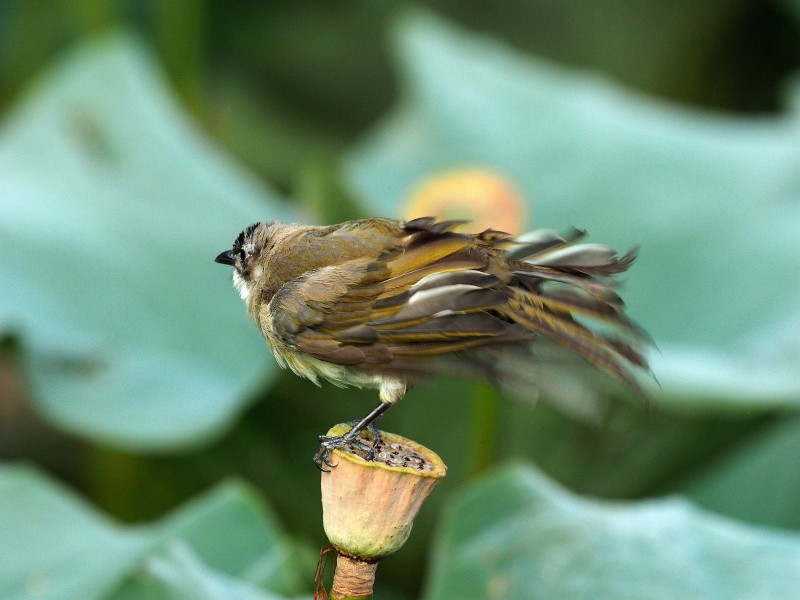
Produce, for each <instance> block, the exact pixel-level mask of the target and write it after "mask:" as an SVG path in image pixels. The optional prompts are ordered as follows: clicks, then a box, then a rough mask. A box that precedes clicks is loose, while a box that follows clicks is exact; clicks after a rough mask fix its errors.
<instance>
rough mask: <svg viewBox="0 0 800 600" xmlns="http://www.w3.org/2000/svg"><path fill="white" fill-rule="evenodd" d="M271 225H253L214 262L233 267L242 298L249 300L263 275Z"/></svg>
mask: <svg viewBox="0 0 800 600" xmlns="http://www.w3.org/2000/svg"><path fill="white" fill-rule="evenodd" d="M269 226H270V223H267V222H263V223H253V224H252V225H250V226H249V227H248V228H247V229H245V230H244V231H242V232H241V233H240V234H239V236H238V237H237V238H236V239H235V240H234V242H233V246H232V247H231V249H230V250H226V251H225V252H221V253H220V254H219V255H218V256H217V257H216V258H215V259H214V262H218V263H220V264H223V265H231V266H232V267H233V284H234V286H236V290H237V291H238V292H239V295H240V296H241V297H242V300H245V301H246V300H247V298H248V297H249V296H250V292H251V291H252V289H253V284H254V283H255V282H256V281H257V280H258V278H259V277H260V276H261V274H262V270H263V268H262V266H261V261H260V260H259V259H260V258H261V254H262V251H263V250H264V247H265V245H266V237H267V229H268V228H269Z"/></svg>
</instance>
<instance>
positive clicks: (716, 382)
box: [346, 15, 800, 411]
mask: <svg viewBox="0 0 800 600" xmlns="http://www.w3.org/2000/svg"><path fill="white" fill-rule="evenodd" d="M397 38H398V44H397V54H398V57H399V60H400V62H401V66H402V69H403V74H404V82H405V85H404V91H405V95H404V101H403V103H402V104H401V107H400V108H399V109H398V110H397V111H396V112H395V113H394V115H393V116H392V117H391V118H390V119H389V120H387V121H386V122H385V123H384V125H383V126H382V127H380V128H379V129H378V130H377V131H375V132H374V133H373V135H372V136H371V137H369V138H368V139H367V140H365V141H364V142H363V143H362V144H361V145H360V146H359V147H357V148H356V149H355V150H354V151H353V152H352V153H351V155H350V157H349V160H348V162H347V165H346V172H347V176H348V181H349V183H350V184H351V185H352V186H353V188H354V189H355V190H356V191H357V192H358V193H360V194H361V196H362V197H363V198H364V200H365V203H366V204H367V205H368V206H371V207H372V212H374V213H376V214H388V215H391V214H394V215H399V214H402V213H403V205H402V200H403V198H404V197H406V196H407V194H408V192H409V190H410V188H411V186H413V185H414V184H415V183H417V182H418V181H419V180H420V179H421V178H422V177H424V176H428V175H430V174H431V173H432V172H436V171H438V170H443V169H452V168H455V167H459V166H464V165H468V166H470V167H475V166H478V167H480V166H487V167H489V168H492V169H499V170H500V171H501V172H504V173H506V174H507V175H508V176H510V177H511V178H512V179H513V180H514V181H515V182H518V183H519V184H520V185H521V187H522V188H523V189H524V190H525V191H526V193H527V196H528V198H529V203H530V206H531V207H533V210H531V211H530V213H534V214H535V220H536V224H537V226H541V227H549V228H554V229H564V228H566V227H569V226H570V225H575V226H578V227H582V228H583V227H585V228H587V229H588V230H589V232H590V233H591V234H592V239H593V240H599V241H603V242H607V243H611V244H613V245H615V246H616V247H618V248H620V249H623V250H624V249H626V248H628V247H631V246H635V245H639V244H641V246H642V250H641V253H640V258H639V260H638V261H637V264H636V265H635V267H634V268H633V270H632V271H631V273H630V275H629V276H628V277H627V281H626V289H625V299H626V301H627V303H628V305H629V308H630V312H631V314H632V315H633V316H634V317H635V318H636V319H637V320H638V321H639V322H641V323H642V324H643V325H644V326H645V327H646V328H647V329H648V330H649V331H650V332H651V333H652V335H653V337H654V338H655V340H656V343H657V344H658V347H659V349H660V352H659V353H656V354H654V356H653V357H652V363H653V370H654V371H655V373H656V375H657V377H658V379H659V381H660V382H661V384H662V386H663V387H662V389H661V390H654V393H655V394H657V395H659V396H661V397H663V398H664V400H665V401H667V400H668V401H669V403H671V404H672V405H673V406H683V407H685V408H690V409H692V410H702V409H710V410H737V411H741V410H752V409H767V408H774V407H776V406H792V407H797V406H798V405H800V371H798V369H797V366H796V358H797V356H799V355H800V312H798V307H800V261H798V260H797V256H800V236H798V235H797V232H798V231H800V213H798V203H797V199H798V197H800V133H799V132H800V127H798V119H797V115H795V114H788V115H786V116H782V117H774V118H743V117H739V118H735V117H725V116H722V115H715V114H710V113H705V112H700V111H693V110H690V109H687V108H678V107H676V106H670V105H668V104H664V103H657V102H654V101H652V100H648V99H645V98H643V97H640V96H637V95H634V94H632V93H630V92H627V91H625V90H623V89H621V88H619V87H618V86H615V85H613V84H611V83H609V82H608V81H605V80H603V79H601V78H598V77H594V76H591V75H587V74H585V73H581V72H574V71H567V70H564V69H562V68H558V67H556V66H554V65H550V64H546V63H543V62H541V61H538V60H536V59H533V58H531V57H525V56H521V55H519V54H516V53H514V52H512V51H511V50H509V49H508V48H505V47H503V46H502V45H500V44H498V43H496V42H493V41H491V40H488V39H485V38H481V37H479V36H475V35H472V34H467V33H464V32H462V31H459V30H457V29H455V28H453V27H450V26H447V25H446V24H444V23H443V22H440V21H438V20H435V19H433V18H430V17H427V16H420V15H415V16H413V17H411V18H407V19H405V20H403V21H401V22H400V25H399V28H398V32H397ZM698 399H702V402H698V401H697V400H698ZM665 403H666V402H665Z"/></svg>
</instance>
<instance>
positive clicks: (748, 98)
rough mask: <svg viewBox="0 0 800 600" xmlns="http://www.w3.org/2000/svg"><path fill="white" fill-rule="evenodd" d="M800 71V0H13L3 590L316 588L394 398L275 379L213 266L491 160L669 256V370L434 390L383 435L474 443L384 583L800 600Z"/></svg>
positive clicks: (631, 300)
mask: <svg viewBox="0 0 800 600" xmlns="http://www.w3.org/2000/svg"><path fill="white" fill-rule="evenodd" d="M798 62H800V4H798V3H797V2H796V1H795V0H783V1H777V0H776V1H773V2H757V1H755V0H751V1H744V0H710V1H708V2H703V3H697V2H685V1H683V0H681V1H678V2H671V3H662V2H656V1H655V0H653V1H649V2H639V3H635V4H633V3H625V2H617V1H613V0H603V1H600V2H593V3H583V2H563V1H561V2H559V1H556V0H536V1H528V2H495V3H479V2H471V3H464V2H449V1H446V0H439V1H432V2H429V3H412V2H404V3H390V2H379V1H366V0H365V1H362V2H357V1H351V2H345V1H328V2H322V1H317V2H310V1H309V2H270V3H255V2H253V3H240V4H236V5H235V6H234V5H230V4H228V3H217V2H211V1H210V0H209V1H205V2H203V1H200V0H180V1H174V2H157V1H155V0H152V1H149V2H146V1H134V0H129V1H123V0H119V1H116V2H107V1H102V0H71V1H69V2H62V3H53V2H45V1H34V2H23V1H21V0H18V1H14V0H11V1H9V2H3V3H0V335H1V336H2V344H0V458H2V461H3V462H2V464H0V597H2V598H4V599H5V598H11V599H18V598H19V599H23V598H53V599H59V600H62V599H71V598H76V599H91V598H97V599H98V600H99V599H108V598H125V599H133V598H157V599H173V598H187V599H188V598H209V599H217V598H220V599H221V598H245V599H251V598H252V599H262V600H263V599H264V598H286V597H298V596H302V597H309V596H310V594H311V586H312V580H313V572H314V566H315V562H316V556H317V551H318V549H319V548H320V547H322V546H323V545H324V544H325V540H324V535H323V532H322V527H321V513H320V510H321V509H320V507H319V492H318V489H319V488H318V486H319V482H318V477H319V475H318V473H317V471H316V470H315V469H314V468H313V466H312V465H311V462H310V457H311V455H312V454H313V453H314V451H315V439H316V436H317V435H318V434H320V433H322V432H324V431H326V430H327V429H328V427H329V426H330V425H331V424H333V423H336V422H340V421H345V420H349V419H352V418H355V417H358V416H361V415H362V414H363V413H365V412H366V411H367V410H368V409H369V408H370V407H371V406H372V404H373V403H374V401H375V397H374V392H371V391H369V390H364V391H361V390H339V389H336V388H332V386H325V387H323V388H321V389H318V388H315V387H314V386H313V385H312V384H310V383H309V382H306V381H302V380H299V379H298V378H296V377H294V376H293V375H291V374H286V373H282V372H280V371H279V370H278V369H277V367H276V366H275V363H274V361H273V360H272V358H271V356H269V353H268V350H267V349H266V348H265V346H264V344H263V341H262V340H261V338H260V336H259V335H258V332H257V331H256V329H255V328H254V327H253V326H252V323H250V322H248V320H247V318H246V316H245V315H244V309H243V306H242V304H241V301H240V300H239V299H238V297H237V295H236V293H235V291H234V290H233V289H232V288H231V286H230V273H229V272H228V271H226V270H225V269H224V268H222V267H220V266H219V265H215V264H214V263H213V262H212V259H213V257H214V256H215V255H216V254H217V253H218V252H219V251H221V250H223V249H225V248H226V247H228V246H229V245H230V242H231V240H232V239H233V238H234V237H235V235H236V234H237V233H238V232H239V230H241V229H242V228H243V227H244V226H246V225H247V224H249V223H251V222H253V221H256V220H260V219H267V218H269V219H271V218H280V219H284V220H300V221H306V222H320V223H323V222H336V221H338V220H343V219H348V218H355V217H358V216H366V215H386V216H402V214H403V211H404V202H405V200H406V198H407V197H408V194H409V192H410V190H412V189H413V187H414V186H415V185H416V184H417V183H418V182H419V181H420V179H422V178H425V177H427V176H430V175H432V174H436V173H437V172H441V171H445V170H450V169H453V168H461V167H479V168H485V169H490V170H493V171H497V172H500V173H503V174H504V175H505V176H506V177H508V178H509V179H510V180H511V181H513V182H514V183H515V185H517V187H518V188H519V189H520V190H521V191H522V193H523V195H524V198H525V199H526V200H525V201H526V202H527V203H528V205H529V206H528V209H529V210H528V211H527V213H528V215H529V222H528V223H526V225H527V226H542V227H549V228H553V229H561V230H564V229H566V228H567V227H569V226H571V225H574V226H577V227H581V228H586V229H588V230H589V232H590V234H591V236H592V237H591V239H592V241H602V242H606V243H609V244H611V245H613V246H615V247H617V248H619V249H621V250H624V249H627V248H628V247H631V246H634V245H639V246H640V248H641V249H640V256H639V259H638V260H637V262H636V264H635V266H634V267H633V269H632V270H631V271H630V273H628V274H626V278H625V279H626V281H625V287H624V296H625V299H626V302H627V304H628V307H629V310H630V312H631V314H632V315H633V316H634V317H635V318H636V320H637V321H638V322H640V323H641V324H642V325H643V326H645V327H646V328H647V329H648V331H649V332H650V333H651V334H652V336H653V338H654V340H655V342H656V346H657V349H655V350H654V352H653V353H652V356H651V361H652V365H653V370H654V372H655V374H656V376H657V377H658V380H659V382H660V386H655V385H653V386H652V390H651V394H652V397H653V399H652V404H653V409H652V410H649V411H648V410H643V409H642V408H641V407H640V406H639V405H636V404H635V403H631V402H627V401H624V400H617V399H615V400H613V401H612V402H610V403H609V405H608V407H607V410H605V412H603V414H602V417H601V419H600V420H599V422H594V423H587V422H580V421H575V420H573V419H570V418H569V417H567V416H565V415H563V414H561V413H559V412H558V411H557V410H556V409H554V408H553V407H551V406H550V405H548V404H547V403H539V404H535V405H533V404H526V403H520V402H516V401H513V400H509V399H505V398H502V397H501V396H499V395H498V393H497V392H495V391H494V390H492V389H491V388H489V387H487V386H485V385H470V384H467V383H464V382H459V381H451V380H437V381H436V382H433V383H431V384H430V385H427V386H420V387H418V388H415V389H414V390H413V391H412V392H411V393H409V395H408V397H407V399H405V400H404V401H403V403H402V404H401V405H400V406H399V407H398V408H396V409H394V410H393V411H392V412H391V413H390V414H389V415H388V416H387V417H386V419H385V420H384V421H383V422H382V427H384V428H386V429H387V430H389V431H395V432H398V433H401V434H402V435H405V436H408V437H411V438H413V439H415V440H417V441H419V442H420V443H423V444H425V445H426V446H429V447H430V448H432V449H434V450H435V451H436V452H437V453H439V454H440V455H441V456H442V457H443V458H444V460H445V462H447V464H448V465H449V468H450V470H449V474H448V477H447V478H446V479H445V480H444V481H443V483H441V484H440V486H439V487H438V488H437V489H436V491H435V492H434V494H433V496H432V498H431V499H430V501H429V503H428V504H427V505H426V507H425V508H424V509H423V511H422V513H421V514H420V516H419V518H418V520H417V524H416V527H415V528H414V531H413V533H412V535H411V538H410V540H409V542H408V543H407V545H406V546H405V547H404V548H403V549H402V550H401V551H400V552H398V553H397V554H396V555H394V556H392V557H391V558H389V559H387V560H385V561H384V562H383V563H382V565H381V567H380V570H379V572H378V595H379V597H382V598H390V599H391V598H398V599H402V598H416V597H423V598H427V599H432V598H454V597H463V598H469V597H475V598H527V597H530V598H566V597H569V598H685V597H704V598H776V597H794V596H798V595H800V534H798V533H797V529H798V528H800V469H798V466H797V465H798V462H797V457H798V456H800V414H798V411H799V409H800V374H798V368H797V367H798V363H800V341H799V340H800V260H799V259H800V234H799V233H798V232H800V114H798V107H800V86H798V85H797V84H796V79H795V75H794V70H795V68H796V66H797V65H798Z"/></svg>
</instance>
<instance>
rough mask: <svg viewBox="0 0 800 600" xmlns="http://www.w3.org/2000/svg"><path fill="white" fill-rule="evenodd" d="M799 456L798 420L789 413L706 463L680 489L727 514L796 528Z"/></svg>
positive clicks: (799, 525)
mask: <svg viewBox="0 0 800 600" xmlns="http://www.w3.org/2000/svg"><path fill="white" fill-rule="evenodd" d="M798 457H800V420H799V419H797V418H794V419H787V420H785V421H783V422H780V423H778V424H776V425H774V426H772V427H770V428H768V429H767V430H765V431H762V432H760V433H759V434H758V435H756V436H754V437H753V439H751V440H748V442H747V443H746V444H743V445H742V446H741V447H738V448H734V449H733V450H732V451H731V452H729V453H728V455H726V456H725V457H724V458H721V459H719V460H717V461H714V462H713V463H712V464H710V465H708V468H707V469H705V470H704V472H703V473H702V474H701V475H700V476H698V477H695V478H693V479H692V481H691V482H690V483H689V484H688V485H685V486H684V490H685V493H686V495H687V496H689V498H691V499H692V500H694V501H695V502H697V503H698V504H700V505H701V506H704V507H707V508H710V509H712V510H714V511H717V512H721V513H723V514H725V515H727V516H730V517H734V518H738V519H745V520H747V521H751V522H754V523H761V524H764V525H771V526H780V527H793V528H796V529H800V511H799V510H798V507H800V477H798Z"/></svg>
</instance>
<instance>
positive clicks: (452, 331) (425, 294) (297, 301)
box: [261, 220, 533, 371]
mask: <svg viewBox="0 0 800 600" xmlns="http://www.w3.org/2000/svg"><path fill="white" fill-rule="evenodd" d="M420 221H422V220H416V221H412V222H410V223H408V224H407V225H406V228H407V229H406V231H407V237H406V239H405V240H404V244H403V245H402V246H400V247H397V248H392V249H390V250H389V251H387V252H386V253H385V254H384V255H382V256H378V257H377V258H374V259H358V260H351V261H347V262H344V263H341V264H338V265H330V266H326V267H322V268H319V269H315V270H313V271H309V272H307V273H305V274H304V275H302V276H301V277H298V278H297V279H294V280H292V281H290V282H288V283H286V284H284V285H283V286H282V287H281V288H280V289H279V290H278V292H277V293H276V294H275V296H274V297H273V298H272V300H271V301H270V303H269V305H268V306H267V307H266V309H264V310H266V314H265V315H263V316H262V318H261V322H262V328H264V327H265V325H264V324H268V325H266V326H267V327H269V328H270V329H271V332H266V331H265V333H272V334H273V335H277V336H278V337H279V338H280V340H281V341H282V342H283V343H285V344H288V345H289V347H291V348H293V349H296V350H298V351H301V352H304V353H306V354H310V355H311V356H314V357H315V358H319V359H321V360H324V361H328V362H333V363H337V364H343V365H350V366H362V367H364V368H370V369H372V370H375V369H377V366H378V365H384V366H385V367H386V369H389V370H393V371H403V370H404V369H405V368H406V367H408V368H411V367H410V366H409V365H410V363H412V362H415V361H418V360H419V359H422V358H424V357H429V356H436V355H441V354H445V353H451V352H458V351H460V350H465V349H467V348H471V347H475V346H479V345H483V344H486V343H496V342H511V341H520V340H530V339H532V337H533V336H532V334H531V333H530V332H528V331H526V330H525V328H524V327H522V326H520V325H517V324H515V323H512V322H508V321H506V320H504V319H502V318H499V316H498V315H497V314H496V313H494V312H492V311H493V310H494V308H495V307H496V306H498V305H499V304H501V303H503V302H504V300H505V296H504V295H503V293H502V292H501V291H499V290H498V289H496V285H497V283H498V278H497V277H496V276H495V275H492V274H490V273H487V272H485V270H486V269H487V266H488V265H489V262H490V256H489V255H488V254H487V251H486V249H485V248H482V247H480V246H479V245H478V244H476V242H475V239H476V238H475V236H472V235H469V234H459V233H453V232H450V231H448V229H450V228H452V227H453V226H454V225H455V224H456V222H444V223H436V222H433V221H431V222H430V223H427V222H425V223H420ZM426 221H427V220H426ZM390 365H391V366H390ZM415 368H416V367H415Z"/></svg>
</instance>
